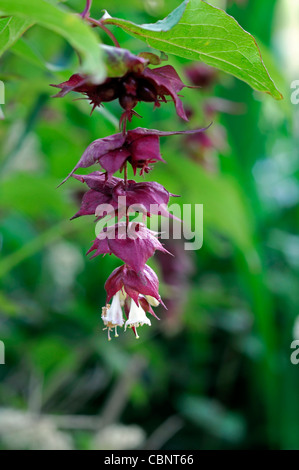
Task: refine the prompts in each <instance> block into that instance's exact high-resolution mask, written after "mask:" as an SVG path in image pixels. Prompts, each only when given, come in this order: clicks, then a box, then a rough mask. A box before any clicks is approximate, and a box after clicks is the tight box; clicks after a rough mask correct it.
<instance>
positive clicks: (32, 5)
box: [0, 0, 106, 81]
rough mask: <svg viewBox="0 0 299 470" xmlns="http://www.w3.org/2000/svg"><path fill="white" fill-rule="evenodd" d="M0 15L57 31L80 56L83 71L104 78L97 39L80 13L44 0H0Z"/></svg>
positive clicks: (104, 73) (98, 78) (96, 77)
mask: <svg viewBox="0 0 299 470" xmlns="http://www.w3.org/2000/svg"><path fill="white" fill-rule="evenodd" d="M0 15H10V16H13V17H17V18H20V19H22V21H25V20H26V21H27V22H28V25H29V24H30V23H31V24H33V23H37V24H39V25H41V26H44V27H45V28H48V29H50V30H52V31H54V32H56V33H58V34H59V35H61V36H63V37H64V38H65V39H66V40H67V41H69V43H70V44H71V45H72V46H73V47H74V49H76V50H77V51H78V52H79V54H80V56H81V58H82V72H84V73H88V74H91V75H93V76H94V78H95V79H96V80H98V81H99V80H103V79H104V78H105V75H106V71H105V66H104V63H103V61H102V53H101V49H100V47H99V44H98V43H99V39H98V38H97V36H96V35H95V34H94V32H93V31H92V30H91V28H90V27H89V26H88V25H87V24H85V23H84V21H83V20H82V19H80V18H79V16H77V15H74V14H72V13H69V12H68V11H67V10H65V9H63V10H62V9H61V8H60V7H57V6H55V5H53V4H50V3H48V2H46V1H44V0H30V2H28V1H27V0H14V1H13V2H12V1H11V0H1V2H0ZM15 19H16V18H14V20H15ZM23 32H24V31H23ZM20 34H22V33H20ZM20 34H19V36H20ZM19 36H18V37H19ZM0 38H1V35H0ZM0 44H1V42H0Z"/></svg>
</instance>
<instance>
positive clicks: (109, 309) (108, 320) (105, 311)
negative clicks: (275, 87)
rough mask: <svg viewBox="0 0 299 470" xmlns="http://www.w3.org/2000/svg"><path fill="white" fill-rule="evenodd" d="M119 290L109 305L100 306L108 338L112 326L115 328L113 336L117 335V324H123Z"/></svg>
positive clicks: (109, 338)
mask: <svg viewBox="0 0 299 470" xmlns="http://www.w3.org/2000/svg"><path fill="white" fill-rule="evenodd" d="M120 294H121V291H118V292H117V293H116V294H115V295H114V296H113V300H112V304H111V305H109V304H108V305H107V306H106V307H103V308H102V320H103V322H104V325H105V326H106V328H104V330H106V329H107V328H108V340H109V341H110V340H111V337H110V331H111V330H112V328H115V336H116V337H117V336H118V334H117V327H118V326H120V327H121V326H123V324H124V319H123V311H122V308H121V305H122V302H123V301H122V299H121V296H120Z"/></svg>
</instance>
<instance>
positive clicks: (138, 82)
mask: <svg viewBox="0 0 299 470" xmlns="http://www.w3.org/2000/svg"><path fill="white" fill-rule="evenodd" d="M139 59H141V58H139ZM141 69H142V67H141ZM52 86H54V87H56V88H61V91H60V92H59V93H57V95H55V96H56V97H62V96H65V95H66V94H67V93H69V92H70V91H75V92H77V93H82V94H84V95H85V96H87V98H88V99H89V101H90V104H92V111H93V110H94V109H95V108H96V107H97V106H101V104H102V103H105V102H109V101H113V100H115V99H118V100H119V104H120V105H121V107H122V108H123V109H124V113H123V115H122V118H121V120H120V123H122V122H123V121H124V120H126V119H128V120H129V121H131V119H132V116H133V114H136V113H135V111H133V109H134V108H135V106H136V105H137V104H138V102H139V101H145V102H152V103H154V105H155V107H159V106H160V103H161V102H167V99H166V97H167V96H170V97H171V99H172V100H173V102H174V104H175V107H176V112H177V114H178V115H179V116H180V117H181V118H182V119H184V120H185V121H188V118H187V116H186V113H185V111H184V108H183V104H182V102H181V100H180V99H179V97H178V93H179V92H180V91H181V90H182V89H183V88H184V87H185V86H186V85H184V83H183V82H182V81H181V79H180V77H179V76H178V74H177V73H176V71H175V69H174V68H173V67H172V66H171V65H164V66H163V67H157V68H155V69H150V68H148V67H147V68H144V70H140V67H139V70H138V72H136V71H131V70H129V72H128V73H126V74H125V75H124V76H123V77H116V78H110V77H109V78H107V79H106V80H105V81H104V83H99V84H94V83H93V82H92V81H91V79H90V77H88V76H86V75H80V74H74V75H72V76H71V77H70V78H69V80H67V81H66V82H62V83H59V84H58V85H52Z"/></svg>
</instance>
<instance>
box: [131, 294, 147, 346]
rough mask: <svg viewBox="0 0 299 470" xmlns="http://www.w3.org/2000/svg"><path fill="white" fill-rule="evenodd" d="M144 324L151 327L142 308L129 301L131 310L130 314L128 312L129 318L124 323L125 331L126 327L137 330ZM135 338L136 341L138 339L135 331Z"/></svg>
mask: <svg viewBox="0 0 299 470" xmlns="http://www.w3.org/2000/svg"><path fill="white" fill-rule="evenodd" d="M144 324H146V325H149V326H151V322H150V320H149V319H148V318H147V316H146V314H145V311H144V310H143V308H142V307H141V306H140V305H139V306H137V305H136V303H135V302H134V301H133V300H132V301H131V308H130V312H129V318H128V320H127V321H126V325H125V330H126V329H127V328H128V327H129V328H132V327H135V328H138V327H139V326H142V325H144ZM136 338H137V339H138V338H139V336H138V334H137V330H136Z"/></svg>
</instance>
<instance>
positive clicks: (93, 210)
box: [53, 51, 204, 340]
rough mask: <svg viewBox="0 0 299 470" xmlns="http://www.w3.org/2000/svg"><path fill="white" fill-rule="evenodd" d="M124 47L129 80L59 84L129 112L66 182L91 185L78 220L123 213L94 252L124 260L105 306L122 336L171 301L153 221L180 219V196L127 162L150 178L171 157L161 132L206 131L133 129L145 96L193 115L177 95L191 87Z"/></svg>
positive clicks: (78, 79)
mask: <svg viewBox="0 0 299 470" xmlns="http://www.w3.org/2000/svg"><path fill="white" fill-rule="evenodd" d="M125 52H126V54H124V57H126V60H127V63H126V70H127V71H126V73H125V74H124V75H123V76H122V77H116V78H113V77H112V78H110V77H109V78H107V79H106V80H105V81H104V82H103V83H94V82H93V81H92V79H91V77H88V76H86V75H80V74H74V75H72V76H71V77H70V79H69V80H67V81H66V82H63V83H60V84H59V85H53V86H55V87H58V88H60V92H59V93H58V94H57V95H55V96H58V97H63V96H65V95H66V94H67V93H69V92H71V91H74V92H77V93H81V94H83V95H85V96H86V97H87V98H88V100H89V101H90V104H91V105H92V110H94V109H95V107H97V106H101V105H102V103H105V102H109V101H112V100H116V99H118V100H119V103H120V106H121V107H122V108H123V110H124V112H123V114H122V115H121V117H120V131H121V132H119V133H117V134H114V135H110V136H107V137H105V138H101V139H97V140H95V141H94V142H92V143H91V144H90V145H89V146H88V147H87V149H86V150H85V152H84V153H83V155H82V157H81V158H80V160H79V162H78V163H77V165H76V166H75V168H74V169H73V170H72V171H71V173H70V174H69V175H68V176H67V177H66V179H65V180H64V181H66V180H67V179H68V178H69V177H71V176H72V177H73V178H75V179H77V180H78V181H80V182H82V183H85V184H86V185H87V186H88V190H87V192H86V193H85V194H84V196H83V198H82V202H81V207H80V208H79V210H78V212H77V213H76V214H75V215H74V216H73V217H72V218H73V219H74V218H77V217H81V216H85V215H95V216H96V219H97V220H100V219H102V218H104V217H106V216H108V217H109V216H110V217H114V216H115V217H116V218H117V223H116V224H115V225H113V226H110V227H105V228H104V229H103V230H102V231H101V232H100V233H99V234H98V235H97V237H96V239H95V240H94V242H93V244H92V246H91V248H90V249H89V251H88V253H93V255H92V257H96V256H98V255H105V254H114V255H115V256H117V257H118V258H119V259H120V260H122V261H123V263H124V264H123V265H122V266H120V267H118V268H117V269H115V270H114V271H113V272H112V274H111V275H110V276H109V278H108V279H107V281H106V284H105V289H106V292H107V299H106V305H105V306H104V307H103V308H102V320H103V323H104V327H105V328H104V329H107V330H108V339H109V340H110V339H111V336H110V334H111V331H112V330H113V329H114V330H115V336H118V333H117V327H120V328H121V327H123V326H124V329H125V330H126V329H127V328H132V329H133V331H134V333H135V335H136V338H138V333H137V328H138V327H140V326H142V325H149V326H150V325H151V322H150V320H149V318H148V317H147V315H146V314H147V313H149V314H151V315H152V316H154V317H156V318H157V316H156V315H155V313H154V311H153V307H157V306H158V305H159V304H160V303H161V304H162V305H164V304H163V302H162V300H161V297H160V295H159V280H158V277H157V275H156V274H155V272H154V271H153V270H152V269H151V268H150V267H149V266H148V265H147V264H146V263H147V261H148V259H149V258H150V257H151V256H153V254H154V253H155V251H156V250H158V251H161V252H163V253H168V254H170V253H169V252H168V251H167V250H166V249H165V248H164V247H163V245H162V244H161V242H160V241H159V240H158V238H157V235H158V234H157V233H156V232H153V231H151V230H149V229H148V228H147V226H146V219H147V217H150V216H151V215H153V214H155V215H157V214H159V215H162V216H164V217H173V216H172V215H171V214H169V212H168V210H167V204H168V201H169V198H170V197H171V196H174V195H173V194H171V193H169V192H168V191H167V190H166V189H165V188H164V187H163V186H162V185H161V184H159V183H157V182H135V181H134V180H129V179H128V176H127V175H128V165H131V167H132V170H133V173H134V175H136V173H137V171H139V172H140V175H144V174H146V173H148V172H149V171H150V170H151V169H152V165H153V164H155V163H156V162H164V160H163V159H162V156H161V154H160V137H161V136H170V135H175V134H194V133H198V132H201V131H202V130H204V129H197V130H192V131H178V132H162V131H159V130H153V129H144V128H140V127H138V128H136V129H133V130H127V129H126V123H127V121H129V122H131V120H132V117H133V116H134V115H137V113H136V112H135V111H134V108H135V106H136V105H137V103H138V102H140V101H145V102H152V103H153V105H154V108H157V107H160V105H161V103H163V102H166V101H167V97H170V98H171V100H172V101H173V102H174V105H175V109H176V112H177V114H178V116H179V117H180V118H182V119H184V120H188V119H187V116H186V113H185V111H184V108H183V105H182V102H181V100H180V98H179V96H178V93H179V92H180V91H181V90H182V89H183V87H184V86H185V85H184V84H183V82H182V81H181V79H180V78H179V76H178V74H177V72H176V71H175V69H174V68H173V67H172V66H170V65H165V66H162V67H157V68H149V66H148V65H149V61H148V60H147V59H145V58H143V57H139V56H134V55H133V54H131V53H129V52H128V51H125ZM144 56H145V57H146V53H145V54H144ZM128 58H129V59H128ZM164 163H165V162H164ZM94 164H99V165H100V167H101V170H102V171H94V172H92V173H90V174H88V175H77V174H75V171H76V170H77V169H78V168H87V167H90V166H92V165H94ZM117 171H120V172H124V178H123V179H122V178H118V177H115V176H113V175H114V174H115V173H116V172H117ZM64 181H63V182H64ZM135 211H136V212H139V213H142V214H143V223H139V222H138V223H137V222H130V219H129V215H130V213H132V212H135ZM122 219H124V220H122Z"/></svg>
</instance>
